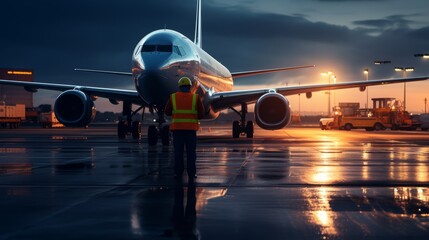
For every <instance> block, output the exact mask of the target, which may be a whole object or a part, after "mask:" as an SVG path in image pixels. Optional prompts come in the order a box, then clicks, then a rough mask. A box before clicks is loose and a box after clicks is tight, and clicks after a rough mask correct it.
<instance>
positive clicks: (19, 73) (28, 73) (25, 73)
mask: <svg viewBox="0 0 429 240" xmlns="http://www.w3.org/2000/svg"><path fill="white" fill-rule="evenodd" d="M7 74H9V75H33V72H29V71H7Z"/></svg>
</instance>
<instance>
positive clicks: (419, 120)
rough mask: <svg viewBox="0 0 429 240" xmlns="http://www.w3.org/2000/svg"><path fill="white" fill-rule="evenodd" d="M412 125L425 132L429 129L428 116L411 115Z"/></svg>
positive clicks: (425, 114)
mask: <svg viewBox="0 0 429 240" xmlns="http://www.w3.org/2000/svg"><path fill="white" fill-rule="evenodd" d="M412 119H413V124H414V125H415V126H416V128H417V127H419V128H420V129H421V130H422V131H427V130H428V129H429V114H427V113H424V114H420V115H413V116H412Z"/></svg>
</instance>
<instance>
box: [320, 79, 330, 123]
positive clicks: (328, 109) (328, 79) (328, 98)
mask: <svg viewBox="0 0 429 240" xmlns="http://www.w3.org/2000/svg"><path fill="white" fill-rule="evenodd" d="M321 75H322V76H327V77H328V82H329V84H331V76H332V72H331V71H328V72H322V73H321ZM327 94H328V117H330V116H331V90H329V91H328V92H327Z"/></svg>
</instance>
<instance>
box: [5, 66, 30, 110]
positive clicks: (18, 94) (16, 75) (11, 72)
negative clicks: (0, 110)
mask: <svg viewBox="0 0 429 240" xmlns="http://www.w3.org/2000/svg"><path fill="white" fill-rule="evenodd" d="M0 79H6V80H16V81H25V82H32V81H33V79H34V74H33V70H29V69H12V68H0ZM0 104H6V105H15V104H25V107H26V108H27V109H30V108H33V93H31V92H28V91H26V90H25V89H24V88H23V87H16V86H6V85H1V84H0Z"/></svg>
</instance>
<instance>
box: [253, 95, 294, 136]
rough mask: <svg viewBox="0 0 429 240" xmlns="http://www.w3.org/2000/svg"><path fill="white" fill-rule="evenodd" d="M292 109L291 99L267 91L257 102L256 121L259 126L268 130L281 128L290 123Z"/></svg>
mask: <svg viewBox="0 0 429 240" xmlns="http://www.w3.org/2000/svg"><path fill="white" fill-rule="evenodd" d="M290 120H291V110H290V106H289V101H288V100H287V99H286V98H285V97H284V96H283V95H281V94H278V93H267V94H264V95H262V96H261V97H260V98H259V99H258V101H256V104H255V121H256V124H258V126H259V127H261V128H263V129H268V130H276V129H281V128H283V127H285V126H286V125H288V124H289V122H290Z"/></svg>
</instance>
